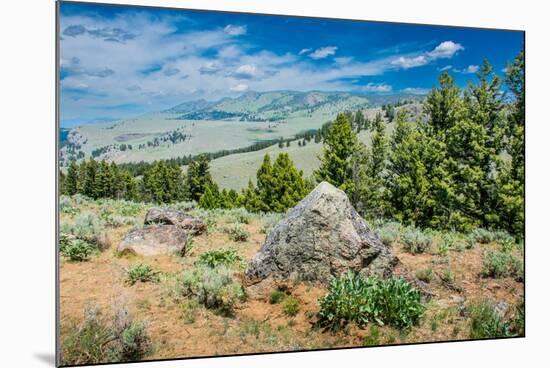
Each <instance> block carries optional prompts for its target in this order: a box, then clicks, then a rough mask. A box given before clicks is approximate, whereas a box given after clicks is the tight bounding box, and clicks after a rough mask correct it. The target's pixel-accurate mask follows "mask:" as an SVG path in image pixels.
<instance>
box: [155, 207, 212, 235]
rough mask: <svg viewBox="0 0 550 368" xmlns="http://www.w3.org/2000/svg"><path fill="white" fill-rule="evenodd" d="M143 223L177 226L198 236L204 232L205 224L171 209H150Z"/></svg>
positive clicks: (196, 218) (198, 219)
mask: <svg viewBox="0 0 550 368" xmlns="http://www.w3.org/2000/svg"><path fill="white" fill-rule="evenodd" d="M144 223H145V225H150V224H165V225H175V226H179V227H181V228H182V229H184V230H186V231H187V232H188V233H190V234H192V235H200V234H202V233H204V232H205V231H206V222H204V221H203V220H201V219H200V218H198V217H194V216H191V215H188V214H186V213H183V212H180V211H176V210H174V209H171V208H151V209H150V210H149V211H147V214H146V215H145V222H144Z"/></svg>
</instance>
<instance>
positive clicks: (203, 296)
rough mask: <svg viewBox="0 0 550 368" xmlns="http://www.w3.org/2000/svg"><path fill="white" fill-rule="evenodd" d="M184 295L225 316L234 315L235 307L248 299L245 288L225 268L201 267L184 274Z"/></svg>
mask: <svg viewBox="0 0 550 368" xmlns="http://www.w3.org/2000/svg"><path fill="white" fill-rule="evenodd" d="M182 293H183V295H185V296H192V297H195V298H196V299H197V301H198V302H199V303H200V304H203V305H204V306H205V307H206V308H210V309H215V310H217V311H219V312H220V313H221V314H223V315H232V314H233V310H234V307H235V306H236V305H237V303H239V302H243V301H244V300H245V299H246V294H245V292H244V288H243V287H242V285H241V284H239V283H237V282H236V281H235V280H234V279H233V277H232V272H231V270H229V269H228V268H227V267H225V266H218V267H214V268H212V267H208V266H203V265H199V266H197V267H195V268H194V269H191V270H187V271H184V272H183V274H182Z"/></svg>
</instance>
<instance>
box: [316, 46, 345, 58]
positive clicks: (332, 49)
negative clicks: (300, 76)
mask: <svg viewBox="0 0 550 368" xmlns="http://www.w3.org/2000/svg"><path fill="white" fill-rule="evenodd" d="M336 50H338V47H336V46H325V47H319V48H318V49H317V50H315V51H313V52H312V53H311V54H309V57H310V58H312V59H315V60H318V59H324V58H326V57H327V56H331V55H334V54H335V53H336Z"/></svg>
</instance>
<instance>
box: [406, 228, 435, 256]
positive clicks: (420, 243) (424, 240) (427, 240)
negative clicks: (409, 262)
mask: <svg viewBox="0 0 550 368" xmlns="http://www.w3.org/2000/svg"><path fill="white" fill-rule="evenodd" d="M432 242H433V238H432V236H431V235H429V234H426V233H424V232H422V230H420V229H417V228H407V229H406V230H405V231H404V232H403V235H401V243H403V248H404V249H405V250H406V251H407V252H409V253H412V254H419V253H424V252H426V251H427V250H428V249H430V247H431V245H432Z"/></svg>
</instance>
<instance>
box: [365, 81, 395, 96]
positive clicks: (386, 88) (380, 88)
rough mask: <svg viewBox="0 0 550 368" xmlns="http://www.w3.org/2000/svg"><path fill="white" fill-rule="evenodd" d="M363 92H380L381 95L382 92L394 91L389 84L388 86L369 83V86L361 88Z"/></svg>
mask: <svg viewBox="0 0 550 368" xmlns="http://www.w3.org/2000/svg"><path fill="white" fill-rule="evenodd" d="M361 90H363V91H364V92H378V93H381V92H391V91H392V86H390V85H389V84H386V83H378V84H375V83H372V82H371V83H368V84H367V85H365V86H363V87H362V88H361Z"/></svg>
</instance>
